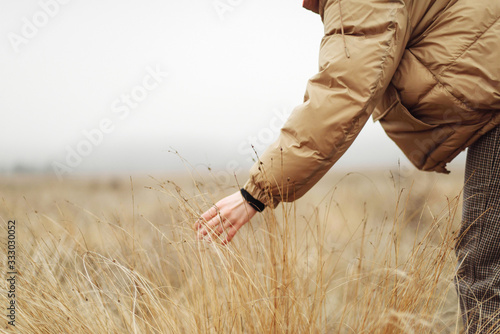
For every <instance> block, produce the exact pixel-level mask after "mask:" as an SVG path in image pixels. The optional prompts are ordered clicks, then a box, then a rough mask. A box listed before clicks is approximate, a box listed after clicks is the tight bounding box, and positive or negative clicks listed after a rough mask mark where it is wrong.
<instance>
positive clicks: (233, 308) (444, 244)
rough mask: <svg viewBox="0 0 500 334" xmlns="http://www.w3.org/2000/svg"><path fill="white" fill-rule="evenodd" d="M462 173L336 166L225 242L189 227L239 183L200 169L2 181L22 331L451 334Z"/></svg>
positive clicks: (2, 214) (1, 213) (1, 298)
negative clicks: (13, 225) (211, 186)
mask: <svg viewBox="0 0 500 334" xmlns="http://www.w3.org/2000/svg"><path fill="white" fill-rule="evenodd" d="M458 174H460V173H458ZM461 177H462V175H456V176H436V175H431V174H424V173H418V174H416V175H414V176H412V177H409V178H406V179H399V178H398V177H392V176H390V175H387V174H383V173H367V174H352V175H335V174H334V175H329V176H327V177H326V178H325V179H324V180H323V181H322V182H321V183H320V184H319V185H318V186H317V187H315V188H314V189H313V190H312V191H311V192H310V193H309V194H308V195H307V196H306V197H304V198H303V199H300V200H299V201H297V202H296V203H295V204H286V205H281V206H280V207H278V208H277V210H275V211H269V210H266V211H265V213H264V214H260V215H258V216H256V218H255V219H254V220H253V221H252V224H247V226H245V228H243V230H242V231H240V232H239V233H238V235H237V236H236V238H235V240H234V241H233V242H232V243H231V244H230V245H229V246H227V247H223V246H220V245H219V244H218V243H217V242H213V243H207V242H198V241H196V240H195V239H194V237H195V235H194V233H193V231H192V229H191V226H192V224H193V223H194V221H195V220H196V219H197V217H198V216H199V214H200V213H202V212H203V211H204V210H206V209H207V208H208V207H210V206H211V205H212V204H213V203H214V201H216V200H217V199H218V198H219V197H220V196H222V194H229V193H232V192H233V191H234V189H235V188H234V187H231V188H230V189H219V190H217V191H213V190H211V192H212V193H210V194H208V193H206V191H205V189H207V184H206V183H205V184H204V183H203V181H202V180H201V178H199V177H196V179H197V180H198V181H200V182H197V183H195V184H194V185H193V183H192V179H191V178H190V177H171V178H170V179H175V180H174V181H175V182H176V183H174V182H173V181H156V180H154V179H146V178H134V179H133V182H132V184H133V186H132V184H131V182H130V180H127V179H115V180H108V179H87V178H80V179H72V180H67V181H65V182H64V183H59V182H57V181H54V180H50V179H47V178H39V177H30V178H26V177H13V178H9V179H3V180H0V185H1V188H0V189H1V194H0V197H1V198H0V200H1V201H2V202H1V208H0V219H1V220H2V228H1V230H0V239H1V242H2V245H3V246H2V247H5V240H6V236H7V232H6V230H5V226H6V221H7V220H9V219H16V222H17V226H18V231H17V238H18V255H17V260H18V270H19V275H18V282H17V287H16V288H17V296H18V299H17V300H18V310H17V319H16V322H17V326H16V330H17V331H18V332H20V333H26V334H28V333H58V334H59V333H458V332H459V326H460V325H459V324H460V319H459V318H458V315H457V314H458V303H457V297H456V294H455V290H454V286H453V275H454V268H455V258H454V254H453V245H454V238H455V232H454V231H456V230H457V229H458V224H459V220H460V217H459V211H460V210H459V209H460V207H461V203H460V190H461V187H462V179H461ZM209 178H210V176H205V179H206V180H208V179H209ZM158 179H161V180H163V179H165V180H166V179H168V178H158ZM241 179H242V180H243V179H244V178H243V177H242V178H241ZM1 254H2V259H1V264H0V270H1V271H2V272H6V268H5V263H6V259H5V256H4V254H5V252H4V250H2V252H1ZM1 287H2V291H1V293H0V305H7V298H6V293H5V287H6V282H5V281H4V280H2V283H1ZM2 308H3V306H2ZM4 319H5V318H4ZM5 325H6V321H4V325H3V326H2V327H1V329H0V331H1V332H7V333H10V332H14V331H12V328H11V327H7V326H5Z"/></svg>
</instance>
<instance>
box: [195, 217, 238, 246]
mask: <svg viewBox="0 0 500 334" xmlns="http://www.w3.org/2000/svg"><path fill="white" fill-rule="evenodd" d="M238 229H239V228H236V227H235V225H233V224H232V223H231V221H230V220H229V219H227V218H225V217H223V216H222V215H221V214H220V213H218V214H217V215H216V216H215V217H213V218H212V219H210V220H209V221H208V222H207V223H205V224H203V228H201V229H199V230H198V239H199V240H202V239H206V237H207V236H209V238H208V240H209V241H212V240H214V239H216V238H218V237H219V236H220V235H221V234H223V233H224V232H226V238H225V240H224V241H223V242H222V244H223V245H227V243H229V242H230V241H231V239H233V237H234V235H235V234H236V232H237V231H238Z"/></svg>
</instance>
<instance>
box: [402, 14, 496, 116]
mask: <svg viewBox="0 0 500 334" xmlns="http://www.w3.org/2000/svg"><path fill="white" fill-rule="evenodd" d="M499 19H500V17H497V18H496V19H495V20H494V21H493V22H492V23H491V24H490V25H489V26H488V27H487V28H486V29H485V30H484V31H483V32H482V33H481V34H479V35H478V36H477V37H476V38H475V39H474V40H473V41H472V42H471V43H470V44H469V45H468V46H467V47H466V48H465V49H464V50H462V52H460V54H458V55H457V56H456V57H455V58H454V59H453V60H452V61H451V62H450V63H449V64H448V65H447V66H446V67H445V68H444V69H442V70H441V71H439V74H437V73H434V72H433V71H432V70H431V69H430V68H429V67H428V66H427V65H426V64H425V63H424V62H423V61H422V60H421V59H420V58H419V57H418V56H417V55H415V54H414V53H413V52H412V50H411V48H409V49H407V50H408V51H409V52H410V53H411V55H412V56H413V57H415V59H416V60H417V61H418V62H419V63H420V64H422V66H423V67H424V68H425V69H427V71H428V72H429V73H430V74H431V75H432V77H433V78H434V80H435V81H436V82H435V83H434V85H433V86H432V87H431V88H429V90H428V91H427V92H426V93H425V94H424V95H423V96H422V97H421V98H419V99H418V101H417V103H416V104H417V105H418V104H420V102H422V100H423V99H424V98H425V97H426V96H427V95H429V93H430V92H431V91H432V90H433V89H434V88H436V86H437V85H438V84H439V85H440V86H441V87H442V88H443V89H444V90H446V92H448V93H449V94H450V95H451V96H452V97H453V98H455V99H456V100H457V101H458V102H460V103H461V104H463V106H464V107H465V108H466V109H467V110H468V111H478V110H477V109H475V108H472V107H470V103H468V101H464V100H462V99H460V98H459V97H458V96H456V95H455V94H453V92H452V91H450V90H449V89H448V88H447V87H446V85H445V84H444V82H442V81H441V80H440V79H439V76H441V75H442V74H443V73H444V72H446V71H448V70H449V69H450V67H451V66H452V65H453V64H455V63H456V61H457V60H458V59H459V58H460V57H462V56H463V55H464V53H466V52H467V51H468V50H469V49H470V48H471V47H472V46H473V45H474V44H476V42H477V41H478V40H479V39H480V38H481V37H482V36H483V35H484V34H485V33H486V32H487V31H488V30H490V29H491V27H493V25H495V23H496V22H497V21H498V20H499Z"/></svg>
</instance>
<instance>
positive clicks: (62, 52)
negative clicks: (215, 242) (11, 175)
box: [0, 0, 406, 172]
mask: <svg viewBox="0 0 500 334" xmlns="http://www.w3.org/2000/svg"><path fill="white" fill-rule="evenodd" d="M59 1H61V2H63V0H59ZM64 2H68V3H67V4H64V5H63V4H59V6H58V7H59V8H56V7H54V5H53V4H54V3H56V0H41V1H28V0H24V1H13V0H0V115H1V120H2V121H1V123H0V154H1V156H0V169H6V168H12V166H14V165H15V164H26V165H33V166H38V167H42V166H46V165H50V164H51V163H52V162H53V161H58V162H60V163H65V159H66V157H67V150H68V147H69V148H70V149H76V147H77V146H78V145H79V144H81V142H82V141H84V140H85V136H84V135H83V134H82V131H84V130H86V131H90V130H91V129H93V128H98V126H99V123H100V122H101V121H102V120H103V119H109V120H110V121H111V122H112V123H113V126H114V128H113V130H112V131H110V132H109V133H107V134H104V135H103V137H102V140H100V141H99V143H98V144H96V145H92V147H90V153H89V154H88V155H87V156H85V157H83V158H82V161H81V162H79V163H75V167H74V168H73V167H72V168H71V169H72V170H75V171H114V170H120V171H145V172H148V171H158V170H174V169H179V168H182V166H181V164H180V161H179V159H178V158H177V157H176V156H175V155H173V154H171V153H168V152H167V151H168V149H169V148H171V147H172V148H174V149H176V150H178V151H179V152H180V154H181V155H183V156H184V157H185V158H187V159H188V161H189V162H190V163H191V164H193V165H197V164H201V163H207V164H210V165H212V166H213V167H215V168H223V166H225V165H226V163H227V162H229V161H230V160H233V159H234V160H236V161H238V163H239V164H240V166H242V167H243V168H247V167H249V166H250V165H251V163H250V162H249V161H248V160H249V155H248V154H247V153H242V149H241V148H242V147H246V148H248V147H249V145H250V142H252V143H253V144H256V145H257V146H259V144H261V143H262V140H260V141H259V140H258V139H257V141H256V140H255V139H253V140H249V139H248V138H249V136H253V137H257V138H258V136H259V135H261V137H262V136H264V135H266V134H268V132H269V131H268V130H266V129H270V128H273V126H274V125H275V124H277V122H274V120H273V117H275V116H274V115H275V112H276V110H278V111H280V112H281V113H283V111H288V112H289V111H291V109H292V108H293V107H294V106H296V105H297V104H300V103H301V101H302V98H303V95H304V90H305V86H306V82H307V79H308V78H309V77H311V76H312V75H314V73H315V72H316V70H317V57H318V51H319V43H320V40H321V37H322V23H321V19H320V17H319V16H318V15H316V14H313V13H311V12H309V11H306V10H305V9H303V8H301V1H300V0H295V1H290V0H273V1H269V0H251V1H250V0H240V1H238V0H221V1H214V0H191V1H174V0H168V1H160V0H141V1H139V0H135V1H132V0H128V1H127V0H106V1H103V0H99V1H98V0H65V1H64ZM57 3H59V2H57ZM215 3H222V4H224V3H225V4H228V3H229V4H230V3H233V4H234V5H229V6H231V9H232V10H231V11H227V12H225V13H224V14H223V15H222V17H221V16H220V15H219V13H218V12H217V11H216V9H215V7H214V4H215ZM43 4H52V5H47V6H46V7H47V8H48V10H49V11H53V13H52V15H53V17H50V16H49V15H47V14H43V13H44V12H43V9H42V7H43ZM36 20H38V21H36ZM34 21H36V22H34ZM26 22H30V23H28V24H27V23H26ZM32 23H36V24H38V25H41V27H38V28H36V29H37V30H36V31H33V30H30V29H29V27H27V26H28V25H29V24H32ZM23 33H24V36H25V37H26V36H28V38H26V39H24V40H23V42H22V43H21V44H19V45H18V51H19V52H16V50H15V47H14V46H13V43H12V41H11V40H12V39H13V38H16V37H13V36H18V37H19V36H20V37H22V36H23ZM14 34H15V35H14ZM29 34H31V35H29ZM25 37H23V38H25ZM148 67H149V68H150V69H155V68H159V69H161V71H164V72H168V77H166V78H165V79H164V80H163V82H162V83H161V84H160V85H158V87H156V88H155V89H153V90H152V91H150V92H148V93H147V97H145V99H144V100H143V101H141V102H140V103H138V106H137V107H136V108H135V109H131V110H129V111H130V112H129V114H128V115H127V116H126V117H123V119H122V118H120V116H123V113H115V112H113V103H115V107H117V106H121V107H122V111H123V107H124V106H125V108H126V104H124V102H123V101H120V99H121V96H122V94H130V93H131V92H132V91H133V90H134V89H139V90H138V91H137V90H136V93H137V92H140V91H141V89H142V88H140V86H141V85H142V82H143V80H144V78H145V77H146V76H147V75H148V71H147V70H146V68H148ZM148 83H149V84H150V85H152V84H153V83H154V82H153V81H151V80H149V81H148ZM137 87H139V88H137ZM142 92H144V89H142ZM278 123H279V125H281V124H282V123H283V122H281V121H280V122H278ZM266 131H267V132H266ZM275 134H277V133H275ZM266 138H267V137H266ZM260 146H261V148H259V152H262V151H263V149H264V147H265V146H264V145H260ZM239 148H240V149H239ZM245 151H247V150H245ZM398 159H401V160H402V161H406V160H405V159H404V157H403V155H402V154H401V153H400V151H399V150H398V148H397V147H396V145H395V144H393V143H392V142H391V141H390V140H389V139H388V138H387V137H386V136H385V134H384V133H383V130H382V129H381V128H380V126H379V125H378V124H373V123H372V122H371V121H369V123H368V125H367V126H366V127H365V129H364V130H363V132H362V134H361V135H360V137H358V139H357V141H356V142H355V144H354V145H353V147H352V148H351V149H350V151H349V152H348V153H347V154H346V155H345V156H344V157H343V158H342V159H341V161H340V162H339V163H338V165H337V167H334V168H350V167H353V166H359V167H360V168H366V167H367V166H368V167H369V166H381V165H388V166H396V165H397V161H398Z"/></svg>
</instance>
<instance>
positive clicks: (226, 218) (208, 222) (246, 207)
mask: <svg viewBox="0 0 500 334" xmlns="http://www.w3.org/2000/svg"><path fill="white" fill-rule="evenodd" d="M256 213H257V210H255V209H254V208H253V207H252V206H251V205H250V204H249V203H248V202H247V201H246V200H245V199H244V198H243V196H242V195H241V193H240V192H239V191H237V192H235V193H234V194H232V195H229V196H227V197H225V198H223V199H221V200H220V201H218V202H217V203H216V204H215V205H214V206H212V207H211V208H210V209H208V210H207V211H206V212H205V213H203V214H202V215H201V218H200V219H198V221H197V222H196V223H195V225H194V229H195V230H196V231H198V239H203V238H204V237H205V236H206V235H208V234H210V235H211V236H212V235H214V236H219V235H221V234H222V233H223V232H226V233H227V236H226V239H225V240H224V241H223V244H224V245H225V244H227V243H229V242H230V241H231V239H233V237H234V235H235V234H236V232H238V230H239V229H240V228H241V227H242V226H243V225H245V224H246V223H248V221H249V220H250V219H252V217H253V216H255V214H256Z"/></svg>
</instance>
